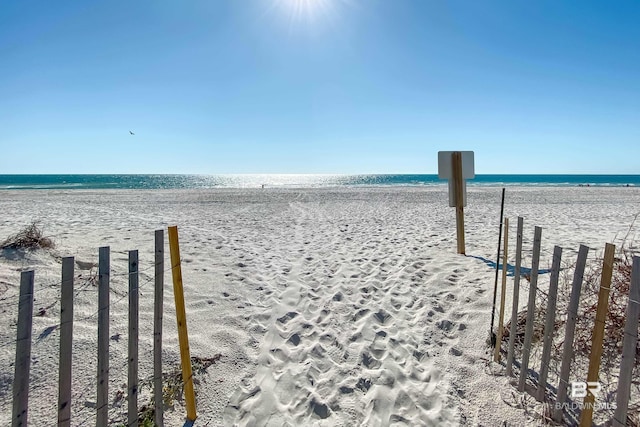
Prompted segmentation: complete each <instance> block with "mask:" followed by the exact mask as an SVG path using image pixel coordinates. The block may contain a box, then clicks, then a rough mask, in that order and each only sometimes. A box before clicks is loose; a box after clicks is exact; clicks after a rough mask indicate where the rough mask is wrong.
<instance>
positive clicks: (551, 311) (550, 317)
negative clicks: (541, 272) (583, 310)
mask: <svg viewBox="0 0 640 427" xmlns="http://www.w3.org/2000/svg"><path fill="white" fill-rule="evenodd" d="M561 261H562V248H561V247H560V246H556V247H554V248H553V262H552V264H551V279H550V282H549V296H548V299H547V316H546V318H545V321H544V339H543V347H542V362H541V363H540V376H539V378H538V393H537V394H538V395H537V397H536V398H537V400H538V401H539V402H543V401H544V395H545V392H546V390H547V375H548V373H549V359H550V358H551V343H552V341H553V331H554V324H555V321H556V300H557V298H558V279H559V278H560V262H561Z"/></svg>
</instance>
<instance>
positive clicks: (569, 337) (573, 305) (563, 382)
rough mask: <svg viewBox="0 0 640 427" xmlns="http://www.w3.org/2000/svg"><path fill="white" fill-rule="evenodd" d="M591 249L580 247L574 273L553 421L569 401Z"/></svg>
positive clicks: (559, 416)
mask: <svg viewBox="0 0 640 427" xmlns="http://www.w3.org/2000/svg"><path fill="white" fill-rule="evenodd" d="M588 254H589V248H588V247H587V246H585V245H580V249H579V251H578V260H577V261H576V269H575V270H574V271H573V283H572V285H571V297H570V298H569V306H568V307H567V313H568V315H569V316H568V318H567V327H566V330H565V333H564V344H563V348H562V367H561V368H560V382H559V384H558V396H557V398H556V403H557V405H556V410H555V411H554V414H553V419H554V420H555V421H556V422H561V421H562V406H563V405H564V403H565V402H566V400H567V387H568V386H569V373H570V371H571V360H572V359H573V337H574V335H575V331H576V320H577V318H578V304H579V302H580V291H581V290H582V279H583V277H584V268H585V265H586V264H587V255H588Z"/></svg>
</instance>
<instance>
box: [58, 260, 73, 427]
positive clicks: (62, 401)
mask: <svg viewBox="0 0 640 427" xmlns="http://www.w3.org/2000/svg"><path fill="white" fill-rule="evenodd" d="M73 275H74V259H73V257H66V258H62V288H61V290H60V293H61V295H60V354H59V364H58V427H69V426H70V425H71V366H72V354H73V351H72V349H73Z"/></svg>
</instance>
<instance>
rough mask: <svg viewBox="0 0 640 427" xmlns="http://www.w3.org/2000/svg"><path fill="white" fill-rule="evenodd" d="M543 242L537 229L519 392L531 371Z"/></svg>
mask: <svg viewBox="0 0 640 427" xmlns="http://www.w3.org/2000/svg"><path fill="white" fill-rule="evenodd" d="M541 242H542V228H540V227H536V228H535V231H534V234H533V259H532V260H531V283H530V288H529V301H528V305H527V323H526V327H525V335H524V346H523V347H522V364H521V366H520V378H519V382H518V390H519V391H520V392H523V391H524V387H525V384H526V382H527V375H528V370H529V356H530V354H531V342H532V341H533V323H534V320H535V319H534V314H535V306H536V292H537V290H538V267H539V264H540V245H541Z"/></svg>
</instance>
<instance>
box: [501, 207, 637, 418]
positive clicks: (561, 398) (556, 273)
mask: <svg viewBox="0 0 640 427" xmlns="http://www.w3.org/2000/svg"><path fill="white" fill-rule="evenodd" d="M505 223H506V224H505V225H506V227H508V220H507V221H505ZM523 223H524V220H523V219H522V218H518V226H517V239H516V252H515V269H514V270H515V271H514V283H513V304H512V310H511V319H512V320H511V325H510V331H509V334H508V335H509V340H508V345H507V348H506V349H505V348H503V347H502V345H501V344H502V339H501V337H502V334H503V323H502V322H503V319H504V310H505V298H504V295H505V291H506V270H507V269H506V266H507V256H506V249H505V254H504V257H503V263H502V265H503V269H502V273H503V276H502V277H503V280H502V292H501V304H500V322H499V324H498V331H497V337H498V338H497V345H496V348H495V352H494V361H496V362H499V361H500V355H501V352H506V354H507V361H506V373H507V375H508V376H512V375H513V374H514V372H513V371H514V370H513V367H514V365H515V364H516V363H517V361H516V360H515V357H516V352H515V339H516V334H517V332H516V327H517V323H518V322H517V321H516V319H517V318H518V307H519V294H520V285H521V283H520V280H521V277H522V274H521V272H522V240H523ZM505 236H507V233H506V232H505ZM541 236H542V229H541V228H540V227H535V232H534V240H533V253H532V261H531V275H530V277H528V279H529V280H530V286H529V298H528V304H527V312H526V313H527V318H526V323H525V336H524V345H523V347H522V360H520V361H519V367H520V371H519V377H518V390H519V391H520V392H528V393H530V394H532V395H534V396H535V398H536V399H537V400H538V401H540V402H549V403H551V407H552V408H553V409H552V418H553V419H554V421H556V422H561V421H562V420H563V415H564V412H563V410H564V409H566V408H570V407H571V408H576V407H577V408H581V412H580V421H579V424H580V426H581V427H586V426H591V424H592V420H593V409H594V406H595V401H594V399H595V395H594V393H592V392H591V391H589V390H590V386H591V385H592V384H593V386H594V387H596V385H595V384H597V382H598V381H599V369H600V362H601V357H602V352H603V339H604V333H605V320H606V316H607V311H608V304H609V293H610V290H611V283H612V273H613V267H614V262H615V246H614V245H612V244H607V245H606V247H605V252H604V260H603V266H602V272H601V279H600V287H599V293H598V303H597V310H596V318H595V323H594V328H593V338H592V345H591V354H590V359H589V369H588V375H587V378H586V381H584V382H581V383H580V384H581V385H582V387H583V388H584V389H583V390H581V392H583V393H581V395H583V396H584V401H583V402H582V404H581V405H580V404H578V405H575V404H574V405H571V404H570V402H569V400H568V396H567V392H568V389H569V388H570V387H571V383H570V382H569V374H570V371H571V363H572V360H573V356H574V350H573V345H574V334H575V330H576V320H577V316H578V308H579V303H580V294H581V291H582V284H583V279H584V272H585V265H586V261H587V254H588V251H589V248H588V247H587V246H584V245H581V246H580V249H579V252H578V258H577V262H576V265H575V270H574V275H573V282H572V288H571V294H570V300H569V306H568V319H567V322H566V329H565V335H564V343H563V349H562V362H561V368H560V374H559V381H558V385H557V389H555V394H554V392H553V391H554V390H553V387H550V385H549V384H548V381H547V378H548V374H549V366H550V359H551V351H552V342H553V337H554V330H555V328H554V324H555V320H556V301H557V294H558V282H559V277H560V271H561V259H562V248H561V247H559V246H556V247H555V248H554V251H553V261H552V267H551V276H550V283H549V289H548V294H547V306H546V311H545V313H546V314H545V321H544V330H543V340H542V343H543V348H542V355H541V360H540V372H538V373H535V372H532V371H531V369H529V364H530V361H531V360H530V357H531V345H532V341H533V336H534V312H535V300H536V292H537V291H538V271H539V263H540V251H541V249H540V248H541ZM507 243H508V240H507V238H506V237H505V248H506V247H507ZM632 260H633V263H632V273H631V284H630V290H629V302H628V305H627V308H626V323H625V329H624V341H623V347H622V359H621V365H620V374H619V376H618V385H617V394H616V404H615V414H614V416H613V419H612V420H611V423H612V425H613V426H614V427H622V426H625V425H627V415H628V414H627V412H628V407H629V400H630V392H631V381H632V377H631V373H632V370H633V368H634V364H635V358H636V346H637V344H638V318H639V317H640V257H637V256H634V257H633V259H632ZM536 374H537V375H536ZM528 380H529V381H531V382H533V384H534V388H533V389H532V388H531V387H528V385H529V384H527V381H528ZM585 395H586V396H585Z"/></svg>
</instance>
